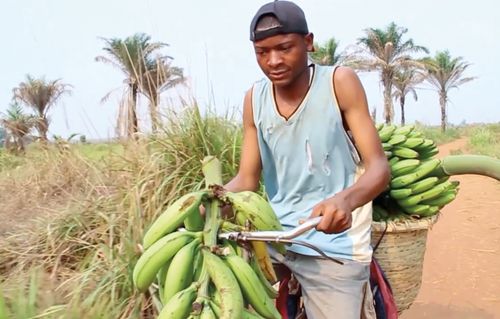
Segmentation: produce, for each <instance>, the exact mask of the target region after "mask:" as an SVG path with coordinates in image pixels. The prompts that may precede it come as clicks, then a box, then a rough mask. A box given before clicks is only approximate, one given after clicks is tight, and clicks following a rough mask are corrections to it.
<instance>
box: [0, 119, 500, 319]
mask: <svg viewBox="0 0 500 319" xmlns="http://www.w3.org/2000/svg"><path fill="white" fill-rule="evenodd" d="M179 116H180V117H179V118H177V119H172V122H171V123H169V125H167V126H166V127H168V129H165V131H164V132H163V134H161V135H160V136H161V137H152V138H148V139H140V140H137V141H129V142H119V141H116V142H113V143H109V144H83V145H82V144H70V143H59V144H57V145H50V146H45V147H41V146H36V145H32V146H30V148H29V149H28V151H27V153H26V154H25V155H24V156H14V155H10V154H7V153H5V152H2V153H0V200H1V202H2V205H1V207H0V216H2V223H1V224H0V238H1V241H0V276H1V277H0V278H1V281H0V283H1V285H2V287H1V288H2V290H3V296H4V299H3V300H2V299H1V298H0V314H1V308H2V305H3V304H6V305H8V307H9V311H10V312H11V314H12V315H13V316H14V318H110V319H111V318H113V319H116V318H150V316H149V312H150V311H151V308H152V307H150V306H151V300H150V299H149V298H148V297H147V296H144V295H139V294H137V293H136V292H134V289H133V287H132V285H131V281H130V276H131V269H132V267H133V264H134V262H135V260H136V259H137V257H138V255H139V253H140V252H139V249H138V247H137V245H136V244H137V242H139V239H140V238H141V236H142V230H143V229H144V228H145V227H146V225H147V223H148V222H149V221H151V220H152V219H153V218H154V217H155V216H157V215H158V213H159V212H160V211H161V210H162V209H163V207H165V205H167V204H168V203H169V202H170V201H171V200H172V199H174V198H177V197H178V196H179V194H182V193H183V192H185V191H187V190H189V189H194V188H199V187H201V186H202V177H201V172H200V169H199V161H200V160H201V159H202V158H203V157H204V156H205V155H208V154H215V155H217V156H218V157H219V158H221V159H222V161H223V163H224V173H225V176H224V178H225V179H226V180H227V179H228V178H229V177H230V176H232V175H233V174H234V173H235V172H236V168H237V164H238V162H239V152H240V141H241V130H240V128H239V127H238V126H237V125H236V124H234V123H233V122H232V121H231V119H228V118H219V117H215V116H210V115H209V116H208V117H203V118H202V117H201V116H200V115H199V113H198V111H197V110H196V109H194V110H190V111H189V112H187V113H186V114H184V115H179ZM422 129H423V130H424V132H425V134H426V136H429V137H431V138H433V139H435V140H436V141H438V142H439V143H440V144H441V146H440V148H441V151H442V154H446V153H452V154H458V153H481V154H486V155H491V156H495V157H500V146H499V144H500V143H499V141H500V124H491V125H474V126H465V127H453V128H451V129H450V130H449V131H448V133H447V134H446V135H442V134H440V133H438V129H437V128H428V127H423V128H422ZM459 179H460V180H461V182H462V190H461V192H460V195H459V197H458V199H457V200H456V201H455V202H453V203H452V204H451V205H450V206H449V207H447V208H446V209H445V210H444V212H443V216H442V218H441V220H440V221H439V223H438V224H437V225H436V226H435V227H434V229H433V230H432V231H431V233H430V236H429V244H428V249H427V255H426V261H425V268H424V278H423V286H422V289H421V291H420V295H419V297H418V299H417V300H416V302H415V304H414V305H413V307H412V308H411V309H410V310H408V312H407V313H405V314H404V316H403V318H404V319H412V318H445V317H446V318H500V317H498V316H499V315H498V313H500V300H499V299H498V296H500V290H499V288H498V285H497V284H496V283H498V282H500V271H499V270H498V269H500V262H499V258H498V253H499V252H500V251H499V249H498V246H499V245H498V244H499V243H500V235H499V231H498V230H499V229H500V219H499V218H498V216H497V215H496V214H495V213H498V212H499V208H498V207H499V204H500V202H499V201H498V198H499V196H498V194H499V191H500V184H499V183H498V182H494V181H492V180H488V179H485V178H479V177H474V176H472V177H471V176H464V177H459ZM484 221H486V222H484ZM459 282H460V284H459ZM448 313H451V314H453V316H448V315H446V314H448ZM63 314H64V315H63ZM423 314H424V315H423ZM0 318H1V315H0Z"/></svg>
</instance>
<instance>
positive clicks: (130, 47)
mask: <svg viewBox="0 0 500 319" xmlns="http://www.w3.org/2000/svg"><path fill="white" fill-rule="evenodd" d="M103 40H104V41H105V42H106V46H105V47H104V48H103V50H104V51H105V52H106V53H107V56H97V57H96V58H95V59H96V61H100V62H105V63H109V64H111V65H113V66H115V67H117V68H119V69H120V70H121V71H122V72H123V74H124V75H125V77H126V78H125V83H126V85H127V90H126V92H125V95H126V99H125V100H124V101H122V105H124V107H125V108H126V112H124V113H125V115H124V116H125V118H123V117H122V116H119V118H118V123H123V121H125V122H126V127H127V135H128V136H131V135H133V134H134V133H137V132H138V130H139V127H138V121H137V98H138V95H139V93H143V94H144V95H146V97H148V99H149V100H150V114H151V121H152V123H153V124H152V125H153V127H155V129H156V127H157V124H158V123H157V120H158V115H157V106H158V96H159V94H160V92H162V91H164V90H166V89H167V88H170V87H171V86H169V85H171V84H174V83H175V84H178V83H179V80H178V79H177V77H178V75H179V74H182V70H181V69H179V68H174V67H170V65H169V64H168V63H167V60H168V59H171V57H169V56H161V55H158V54H157V53H158V51H159V50H160V49H162V48H163V47H165V46H168V44H166V43H162V42H151V37H150V36H149V35H147V34H144V33H136V34H134V35H132V36H129V37H127V38H125V39H123V40H122V39H117V38H112V39H103ZM171 77H172V78H171ZM110 93H111V92H110ZM108 96H109V93H108V95H106V96H105V97H104V98H103V100H105V99H106V98H107V97H108Z"/></svg>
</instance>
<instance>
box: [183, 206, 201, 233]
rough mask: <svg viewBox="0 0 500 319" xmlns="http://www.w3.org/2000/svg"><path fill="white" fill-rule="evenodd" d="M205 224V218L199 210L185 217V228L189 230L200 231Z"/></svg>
mask: <svg viewBox="0 0 500 319" xmlns="http://www.w3.org/2000/svg"><path fill="white" fill-rule="evenodd" d="M204 226H205V219H204V218H203V217H202V216H201V214H200V211H199V210H197V211H195V212H193V213H192V214H188V215H187V216H186V219H184V228H186V229H187V230H189V231H200V230H203V227H204Z"/></svg>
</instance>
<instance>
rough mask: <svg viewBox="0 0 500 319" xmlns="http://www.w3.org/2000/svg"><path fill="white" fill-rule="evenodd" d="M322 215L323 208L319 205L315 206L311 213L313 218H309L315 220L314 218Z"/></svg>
mask: <svg viewBox="0 0 500 319" xmlns="http://www.w3.org/2000/svg"><path fill="white" fill-rule="evenodd" d="M321 215H323V206H321V205H318V206H314V208H313V210H312V213H311V216H309V218H314V217H318V216H321Z"/></svg>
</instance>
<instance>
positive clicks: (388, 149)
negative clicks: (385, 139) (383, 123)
mask: <svg viewBox="0 0 500 319" xmlns="http://www.w3.org/2000/svg"><path fill="white" fill-rule="evenodd" d="M391 148H392V145H391V144H389V143H382V149H383V150H384V151H390V150H391Z"/></svg>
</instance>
